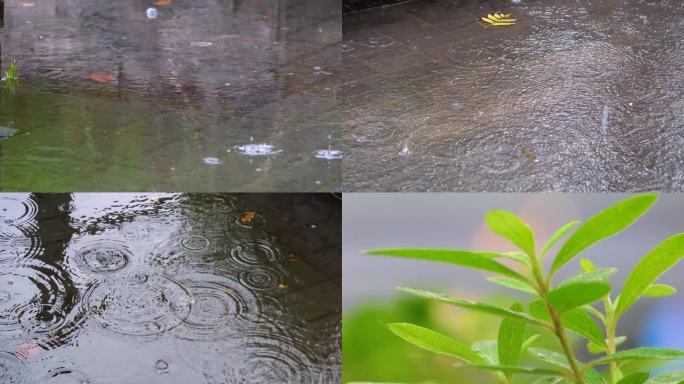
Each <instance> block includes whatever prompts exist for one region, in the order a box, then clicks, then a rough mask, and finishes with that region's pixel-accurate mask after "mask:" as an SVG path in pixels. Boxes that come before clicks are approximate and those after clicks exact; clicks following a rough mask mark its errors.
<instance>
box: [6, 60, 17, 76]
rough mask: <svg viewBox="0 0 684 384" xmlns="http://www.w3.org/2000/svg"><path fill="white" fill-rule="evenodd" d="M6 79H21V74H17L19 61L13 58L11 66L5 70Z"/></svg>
mask: <svg viewBox="0 0 684 384" xmlns="http://www.w3.org/2000/svg"><path fill="white" fill-rule="evenodd" d="M3 79H4V80H5V81H12V80H19V75H17V62H16V61H15V60H12V63H11V64H10V66H9V68H7V69H6V70H5V76H3Z"/></svg>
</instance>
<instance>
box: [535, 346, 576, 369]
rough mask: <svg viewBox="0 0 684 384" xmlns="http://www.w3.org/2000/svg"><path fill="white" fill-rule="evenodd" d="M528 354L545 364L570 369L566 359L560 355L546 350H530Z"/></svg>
mask: <svg viewBox="0 0 684 384" xmlns="http://www.w3.org/2000/svg"><path fill="white" fill-rule="evenodd" d="M530 354H532V356H534V357H536V358H537V359H539V360H541V361H544V362H546V363H549V364H552V365H555V366H557V367H561V368H565V369H570V363H569V362H568V358H567V357H566V356H565V355H564V354H562V353H558V352H556V351H552V350H550V349H546V348H530Z"/></svg>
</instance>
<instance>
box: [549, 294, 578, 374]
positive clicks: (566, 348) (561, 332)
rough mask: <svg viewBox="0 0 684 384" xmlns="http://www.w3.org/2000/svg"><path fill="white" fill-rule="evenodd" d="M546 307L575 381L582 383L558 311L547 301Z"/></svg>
mask: <svg viewBox="0 0 684 384" xmlns="http://www.w3.org/2000/svg"><path fill="white" fill-rule="evenodd" d="M544 302H546V297H544ZM546 307H547V308H548V310H549V313H550V314H551V319H552V320H553V327H554V333H555V334H556V337H557V338H558V341H560V344H561V347H562V348H563V352H565V356H566V357H567V358H568V362H569V363H570V369H572V373H573V374H574V375H575V381H576V382H577V384H584V376H583V374H582V370H581V369H580V367H579V364H578V363H577V359H576V358H575V354H574V352H573V351H572V348H571V347H570V343H568V338H567V337H566V336H565V329H563V326H562V325H561V320H560V316H558V312H556V310H555V309H553V308H552V307H551V305H550V304H548V302H547V303H546Z"/></svg>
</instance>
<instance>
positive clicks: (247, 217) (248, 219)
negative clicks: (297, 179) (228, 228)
mask: <svg viewBox="0 0 684 384" xmlns="http://www.w3.org/2000/svg"><path fill="white" fill-rule="evenodd" d="M255 216H256V212H254V211H252V212H247V213H245V214H244V215H242V217H241V218H240V221H241V222H243V223H249V222H251V221H252V220H254V217H255Z"/></svg>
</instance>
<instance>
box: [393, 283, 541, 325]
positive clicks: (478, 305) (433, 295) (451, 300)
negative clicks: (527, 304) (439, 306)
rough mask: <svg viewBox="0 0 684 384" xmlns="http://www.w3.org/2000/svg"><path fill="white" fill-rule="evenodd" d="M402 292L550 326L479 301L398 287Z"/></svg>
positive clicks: (519, 313) (515, 312) (524, 314)
mask: <svg viewBox="0 0 684 384" xmlns="http://www.w3.org/2000/svg"><path fill="white" fill-rule="evenodd" d="M397 289H398V290H400V291H403V292H406V293H410V294H412V295H416V296H420V297H424V298H427V299H432V300H438V301H441V302H444V303H448V304H452V305H455V306H457V307H461V308H468V309H471V310H474V311H478V312H483V313H488V314H490V315H496V316H501V317H512V318H516V319H523V320H527V321H529V322H532V323H534V324H537V325H541V326H544V327H547V328H548V327H549V325H548V324H546V323H544V322H543V321H540V320H537V319H535V318H534V317H532V316H530V315H528V314H526V313H524V312H517V311H512V310H510V309H506V308H501V307H497V306H494V305H491V304H486V303H479V302H477V301H472V300H461V299H455V298H453V297H450V296H449V295H446V294H443V293H436V292H430V291H424V290H422V289H413V288H405V287H398V288H397Z"/></svg>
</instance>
